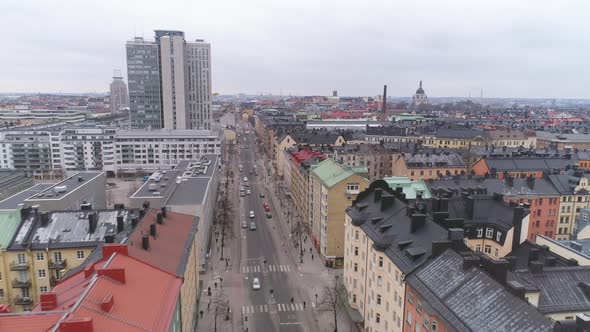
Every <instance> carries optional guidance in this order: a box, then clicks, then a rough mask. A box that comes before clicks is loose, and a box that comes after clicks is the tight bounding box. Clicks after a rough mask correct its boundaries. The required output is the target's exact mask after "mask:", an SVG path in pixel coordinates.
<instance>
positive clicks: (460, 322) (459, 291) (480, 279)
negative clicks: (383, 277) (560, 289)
mask: <svg viewBox="0 0 590 332" xmlns="http://www.w3.org/2000/svg"><path fill="white" fill-rule="evenodd" d="M406 282H407V283H408V284H409V285H410V286H411V287H412V288H414V289H415V290H416V291H417V292H418V293H419V295H420V296H421V297H422V298H424V300H425V301H426V302H427V303H426V306H428V307H429V309H433V310H435V311H436V312H438V313H439V314H440V317H441V318H443V319H444V320H445V321H447V322H448V324H449V325H451V326H452V327H453V328H454V329H456V330H457V331H477V332H486V331H490V332H512V331H519V332H537V331H552V324H551V322H549V321H548V320H547V319H545V318H544V317H543V315H541V313H539V312H538V311H536V310H535V308H534V307H532V306H530V305H529V304H528V303H526V302H524V301H523V300H520V299H518V298H517V297H515V296H514V295H512V294H511V293H510V292H509V291H508V290H506V289H505V288H504V287H503V286H502V285H501V284H499V283H498V282H497V281H495V280H494V279H493V278H492V277H490V276H489V275H488V274H487V273H485V272H483V271H482V270H480V269H479V268H477V267H470V268H468V269H463V258H462V257H461V256H460V255H459V254H457V253H456V252H454V251H453V250H450V249H448V250H446V251H445V252H443V253H442V254H441V255H439V256H438V257H436V258H434V259H433V260H432V261H429V262H427V263H426V264H424V265H422V266H421V267H420V268H419V269H418V270H416V272H415V273H413V274H411V275H410V276H408V277H407V278H406Z"/></svg>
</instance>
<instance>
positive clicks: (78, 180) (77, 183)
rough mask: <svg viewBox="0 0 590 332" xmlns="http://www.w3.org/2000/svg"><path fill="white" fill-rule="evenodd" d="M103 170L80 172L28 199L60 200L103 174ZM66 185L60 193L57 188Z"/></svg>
mask: <svg viewBox="0 0 590 332" xmlns="http://www.w3.org/2000/svg"><path fill="white" fill-rule="evenodd" d="M102 173H103V172H79V173H76V174H74V175H72V176H70V177H69V178H67V179H65V180H63V181H61V182H59V183H57V184H54V185H52V186H50V187H49V188H47V189H45V190H43V191H41V192H40V193H38V194H37V195H35V196H33V197H30V198H29V199H27V201H30V200H34V201H41V200H58V199H61V198H62V197H64V196H66V195H68V194H69V193H71V192H73V191H75V190H76V189H78V188H80V187H82V186H84V185H85V184H86V183H88V181H89V180H92V179H94V178H95V177H97V176H99V175H101V174H102ZM63 186H65V188H66V190H65V191H64V192H61V193H59V192H58V190H57V188H58V187H63Z"/></svg>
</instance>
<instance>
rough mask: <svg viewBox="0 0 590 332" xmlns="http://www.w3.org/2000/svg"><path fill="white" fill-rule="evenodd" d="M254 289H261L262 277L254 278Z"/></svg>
mask: <svg viewBox="0 0 590 332" xmlns="http://www.w3.org/2000/svg"><path fill="white" fill-rule="evenodd" d="M252 289H260V279H258V278H254V279H252Z"/></svg>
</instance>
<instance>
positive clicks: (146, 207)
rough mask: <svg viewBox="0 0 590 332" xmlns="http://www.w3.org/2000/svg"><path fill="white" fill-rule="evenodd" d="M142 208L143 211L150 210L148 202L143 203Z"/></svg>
mask: <svg viewBox="0 0 590 332" xmlns="http://www.w3.org/2000/svg"><path fill="white" fill-rule="evenodd" d="M143 208H144V209H149V208H150V202H149V201H145V202H143Z"/></svg>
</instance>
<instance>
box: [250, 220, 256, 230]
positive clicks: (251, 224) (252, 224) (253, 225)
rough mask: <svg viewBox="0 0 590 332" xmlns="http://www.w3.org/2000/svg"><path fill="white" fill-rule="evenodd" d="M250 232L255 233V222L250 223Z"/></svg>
mask: <svg viewBox="0 0 590 332" xmlns="http://www.w3.org/2000/svg"><path fill="white" fill-rule="evenodd" d="M250 230H251V231H255V230H256V223H255V222H251V223H250Z"/></svg>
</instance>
